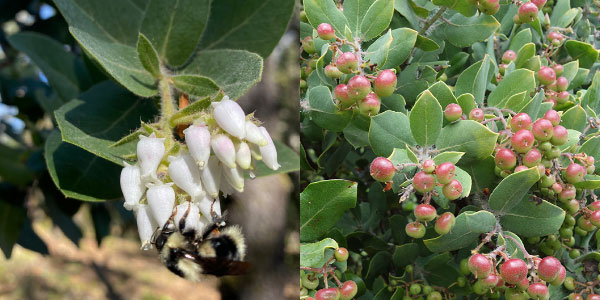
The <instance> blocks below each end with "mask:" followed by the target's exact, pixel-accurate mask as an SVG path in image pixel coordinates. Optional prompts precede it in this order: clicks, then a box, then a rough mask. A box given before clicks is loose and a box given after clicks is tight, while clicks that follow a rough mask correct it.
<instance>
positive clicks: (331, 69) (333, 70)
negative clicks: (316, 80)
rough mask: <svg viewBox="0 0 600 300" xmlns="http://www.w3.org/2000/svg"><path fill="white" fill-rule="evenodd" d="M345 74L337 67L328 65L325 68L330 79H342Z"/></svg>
mask: <svg viewBox="0 0 600 300" xmlns="http://www.w3.org/2000/svg"><path fill="white" fill-rule="evenodd" d="M343 74H344V73H342V72H341V71H340V70H339V69H338V68H337V67H336V66H334V65H327V66H325V76H327V77H329V78H340V77H342V75H343Z"/></svg>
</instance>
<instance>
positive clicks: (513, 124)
mask: <svg viewBox="0 0 600 300" xmlns="http://www.w3.org/2000/svg"><path fill="white" fill-rule="evenodd" d="M521 129H531V118H530V117H529V115H528V114H526V113H518V114H516V115H515V116H514V117H512V119H510V130H511V131H512V132H517V131H519V130H521Z"/></svg>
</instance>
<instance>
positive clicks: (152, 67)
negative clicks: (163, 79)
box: [137, 33, 160, 78]
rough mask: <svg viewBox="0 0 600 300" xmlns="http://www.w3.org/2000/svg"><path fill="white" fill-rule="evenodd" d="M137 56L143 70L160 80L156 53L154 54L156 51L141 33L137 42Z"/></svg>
mask: <svg viewBox="0 0 600 300" xmlns="http://www.w3.org/2000/svg"><path fill="white" fill-rule="evenodd" d="M137 55H138V58H139V59H140V62H141V63H142V66H143V67H144V69H146V71H148V72H150V74H152V76H154V77H155V78H160V61H159V60H158V53H156V49H154V47H153V46H152V44H151V43H150V41H149V40H148V38H147V37H146V36H145V35H143V34H141V33H140V37H139V39H138V42H137Z"/></svg>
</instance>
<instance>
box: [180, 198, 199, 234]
mask: <svg viewBox="0 0 600 300" xmlns="http://www.w3.org/2000/svg"><path fill="white" fill-rule="evenodd" d="M176 209H177V213H176V214H175V217H174V218H173V221H174V222H175V226H177V228H178V229H179V231H181V232H186V231H190V230H195V229H197V230H202V228H204V226H206V224H203V223H202V222H201V221H200V210H199V209H198V206H196V205H193V204H192V203H191V202H186V203H183V204H179V205H177V207H176ZM186 213H187V215H186V217H185V223H184V224H183V225H184V226H185V227H184V228H181V227H180V226H179V225H181V224H180V223H179V222H180V221H181V218H182V217H183V216H184V215H185V214H186Z"/></svg>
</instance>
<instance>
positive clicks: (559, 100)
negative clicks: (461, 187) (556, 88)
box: [555, 91, 569, 104]
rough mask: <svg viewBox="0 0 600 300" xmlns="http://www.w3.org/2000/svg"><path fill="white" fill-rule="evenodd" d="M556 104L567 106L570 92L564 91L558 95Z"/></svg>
mask: <svg viewBox="0 0 600 300" xmlns="http://www.w3.org/2000/svg"><path fill="white" fill-rule="evenodd" d="M555 99H556V103H559V104H565V103H567V100H569V92H567V91H562V92H559V93H557V94H556V97H555Z"/></svg>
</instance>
